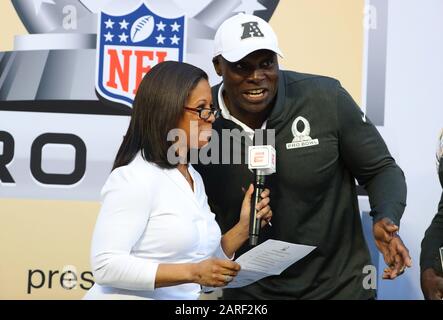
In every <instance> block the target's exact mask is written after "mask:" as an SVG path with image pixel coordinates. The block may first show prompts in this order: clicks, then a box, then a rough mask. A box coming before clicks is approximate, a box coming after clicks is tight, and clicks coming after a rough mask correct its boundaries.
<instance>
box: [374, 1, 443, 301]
mask: <svg viewBox="0 0 443 320" xmlns="http://www.w3.org/2000/svg"><path fill="white" fill-rule="evenodd" d="M442 33H443V1H441V0H424V1H417V0H389V16H388V47H387V70H386V97H385V103H386V105H385V125H384V127H379V130H380V132H381V133H382V135H383V137H384V138H385V140H386V142H387V144H388V145H389V148H390V150H391V152H392V153H393V155H394V157H395V158H396V160H397V161H398V163H399V165H400V166H401V168H402V169H403V171H404V172H405V175H406V182H407V184H408V201H407V208H406V211H405V214H404V216H403V219H402V222H401V227H400V235H401V236H402V238H403V240H404V242H405V244H406V245H407V247H408V248H409V250H410V253H411V256H412V260H413V264H414V266H413V269H410V270H408V271H407V272H406V273H405V275H404V276H402V277H401V278H400V279H397V280H396V281H394V282H389V281H380V282H379V299H422V298H423V296H422V293H421V289H420V274H419V257H420V242H421V240H422V238H423V235H424V232H425V230H426V228H427V227H428V226H429V224H430V222H431V220H432V217H433V216H434V214H435V213H436V212H437V205H438V201H439V199H440V195H441V187H440V184H439V182H438V176H437V171H436V166H435V152H436V147H437V136H438V133H439V132H440V130H441V128H443V36H442ZM381 263H382V262H381ZM379 270H383V266H382V265H381V266H380V268H379Z"/></svg>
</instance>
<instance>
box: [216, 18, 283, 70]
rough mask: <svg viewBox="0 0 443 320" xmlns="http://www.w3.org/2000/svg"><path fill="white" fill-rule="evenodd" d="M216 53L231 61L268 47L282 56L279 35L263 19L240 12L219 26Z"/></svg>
mask: <svg viewBox="0 0 443 320" xmlns="http://www.w3.org/2000/svg"><path fill="white" fill-rule="evenodd" d="M214 45H215V47H214V55H213V57H216V56H218V55H222V56H223V58H225V59H226V60H228V61H230V62H235V61H239V60H241V59H243V58H244V57H246V56H247V55H248V54H250V53H251V52H254V51H257V50H261V49H267V50H271V51H274V52H275V53H277V54H278V55H279V56H280V57H283V54H282V52H281V50H280V48H279V47H278V40H277V35H276V34H275V32H274V30H272V27H271V26H270V25H269V24H268V23H267V22H266V21H265V20H263V19H261V18H259V17H257V16H254V15H250V14H244V13H239V14H237V15H235V16H233V17H231V18H229V19H227V20H225V21H224V22H223V23H222V24H221V25H220V27H219V28H218V30H217V32H216V34H215V38H214Z"/></svg>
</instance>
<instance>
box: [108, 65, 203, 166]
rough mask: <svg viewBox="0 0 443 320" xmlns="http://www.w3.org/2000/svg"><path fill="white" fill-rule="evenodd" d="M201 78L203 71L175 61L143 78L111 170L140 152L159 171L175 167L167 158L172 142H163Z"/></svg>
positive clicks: (177, 121) (175, 126) (127, 162)
mask: <svg viewBox="0 0 443 320" xmlns="http://www.w3.org/2000/svg"><path fill="white" fill-rule="evenodd" d="M202 79H206V80H208V75H207V74H206V73H205V72H204V71H203V70H201V69H200V68H197V67H195V66H193V65H190V64H187V63H182V62H175V61H165V62H162V63H159V64H157V65H156V66H154V67H153V68H152V69H151V70H150V71H149V72H148V73H147V74H146V75H145V76H144V78H143V80H142V82H141V83H140V86H139V87H138V90H137V94H136V96H135V99H134V103H133V110H132V116H131V122H130V123H129V128H128V131H127V132H126V135H125V137H124V138H123V142H122V144H121V145H120V148H119V150H118V152H117V156H116V158H115V161H114V166H113V168H112V170H114V169H116V168H118V167H121V166H124V165H127V164H129V163H130V162H131V161H132V160H133V159H134V157H135V156H136V154H137V152H139V151H140V150H141V151H142V156H143V158H144V159H145V160H147V161H149V162H152V163H155V164H156V165H158V166H159V167H161V168H175V167H176V166H177V165H175V164H174V165H172V164H170V163H169V162H168V159H167V152H168V149H169V147H170V146H171V145H172V144H173V143H174V142H173V141H168V140H167V136H168V132H169V131H170V130H171V129H175V128H177V126H178V123H179V121H180V119H181V117H182V116H183V113H184V109H183V107H184V106H185V104H186V101H187V99H188V97H189V95H190V93H191V91H192V90H193V89H194V88H195V87H196V86H197V84H198V83H199V82H200V80H202Z"/></svg>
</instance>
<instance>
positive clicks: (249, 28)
mask: <svg viewBox="0 0 443 320" xmlns="http://www.w3.org/2000/svg"><path fill="white" fill-rule="evenodd" d="M242 27H243V35H242V36H241V39H242V40H243V39H246V38H251V37H264V34H263V33H262V32H261V30H260V29H259V27H258V22H257V21H250V22H246V23H242Z"/></svg>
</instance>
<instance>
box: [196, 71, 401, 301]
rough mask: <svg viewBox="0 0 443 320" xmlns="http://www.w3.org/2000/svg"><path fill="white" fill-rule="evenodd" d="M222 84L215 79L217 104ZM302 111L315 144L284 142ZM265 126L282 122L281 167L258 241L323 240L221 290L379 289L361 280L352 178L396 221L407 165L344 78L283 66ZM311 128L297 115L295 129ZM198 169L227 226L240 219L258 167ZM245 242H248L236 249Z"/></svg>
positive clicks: (363, 249)
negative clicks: (275, 270)
mask: <svg viewBox="0 0 443 320" xmlns="http://www.w3.org/2000/svg"><path fill="white" fill-rule="evenodd" d="M218 88H219V86H216V87H214V88H213V97H214V104H215V105H216V106H217V105H218V103H217V92H218ZM299 116H301V117H303V118H304V119H306V120H307V121H308V123H309V126H310V132H309V133H308V132H305V133H306V134H309V137H310V139H311V141H313V140H315V139H318V144H317V145H315V144H314V145H311V146H307V147H303V148H294V149H287V144H288V143H291V142H293V139H294V134H293V131H292V126H293V123H294V120H295V119H296V118H297V117H299ZM213 127H214V129H215V130H216V131H217V132H218V133H220V132H221V130H222V129H226V128H227V129H234V128H237V129H238V128H239V126H237V125H236V124H234V123H233V122H232V121H228V120H226V119H224V118H219V119H217V121H216V122H215V123H214V126H213ZM267 128H268V129H275V135H276V137H275V140H276V141H275V148H276V152H277V172H276V173H275V174H273V175H271V176H269V177H268V179H267V186H268V187H269V189H270V190H271V207H272V211H273V214H274V216H273V219H272V227H269V226H267V227H265V228H264V229H263V230H262V232H261V234H260V237H261V238H260V240H261V241H264V240H266V239H269V238H272V239H277V240H283V241H288V242H292V243H298V244H307V245H314V246H317V249H316V250H314V251H313V252H312V253H311V254H310V255H308V256H307V257H306V258H304V259H302V260H301V261H299V262H298V263H296V264H294V265H292V266H290V267H289V268H288V269H286V270H285V271H284V272H283V273H282V274H281V275H280V276H273V277H268V278H265V279H263V280H261V281H259V282H257V283H254V284H252V285H250V286H247V287H244V288H239V289H230V290H224V296H225V298H231V299H237V298H240V299H243V298H252V299H333V298H335V299H368V298H373V297H374V296H375V291H373V290H366V289H364V288H363V278H364V276H365V275H366V274H363V268H364V267H365V266H366V265H370V264H371V259H370V255H369V250H368V247H367V245H366V242H365V239H364V236H363V232H362V225H361V219H360V212H359V208H358V202H357V192H356V185H355V178H356V179H357V180H358V182H359V184H361V185H363V186H364V187H365V188H366V190H367V192H368V194H369V197H370V203H371V208H372V211H371V215H373V217H374V219H375V220H379V219H381V218H383V217H389V218H391V219H392V220H393V221H394V222H395V223H396V224H399V221H400V218H401V216H402V214H403V211H404V208H405V202H406V184H405V179H404V175H403V172H402V171H401V169H400V168H399V167H398V166H397V165H396V163H395V161H394V159H393V158H392V157H391V155H390V154H389V151H388V149H387V147H386V145H385V143H384V142H383V139H382V137H381V136H380V134H379V133H378V131H377V130H376V128H375V127H374V126H373V125H372V124H371V123H370V121H369V120H368V119H366V117H365V116H364V114H363V113H362V112H361V110H360V108H359V107H358V106H357V104H356V103H355V102H354V101H353V99H352V98H351V96H350V95H349V94H348V93H347V92H346V91H345V90H344V89H343V88H342V87H341V85H340V83H339V82H338V81H337V80H335V79H331V78H327V77H322V76H315V75H307V74H300V73H296V72H290V71H280V74H279V86H278V94H277V100H276V103H275V105H274V108H273V110H272V112H271V114H270V116H269V118H268V121H267ZM304 128H305V127H304V125H303V124H302V122H299V123H298V126H297V131H299V132H302V131H303V130H304ZM220 135H221V134H220ZM305 138H306V139H309V138H307V137H305ZM231 140H232V141H231V142H232V143H233V144H234V145H235V144H237V145H238V144H241V145H242V146H243V147H244V145H245V144H244V143H243V142H240V141H241V140H240V139H236V138H235V137H234V138H232V139H231ZM242 141H243V140H242ZM211 147H212V146H211ZM204 150H205V149H203V151H204ZM245 151H247V149H246V148H244V149H243V150H242V152H245ZM206 152H207V150H206ZM220 153H221V150H220ZM197 170H198V171H199V172H200V174H201V175H202V177H203V180H204V183H205V187H206V193H207V195H208V198H209V203H210V205H211V208H212V210H213V212H214V213H215V214H216V217H217V221H218V222H219V224H220V226H221V229H222V232H226V231H227V230H228V229H229V228H231V227H232V226H233V225H234V224H235V223H236V222H237V221H238V218H239V211H240V207H241V203H242V199H243V193H242V187H243V188H246V187H247V186H248V185H249V183H251V182H252V178H253V176H252V173H251V172H250V171H249V170H248V168H247V165H245V164H238V165H224V164H209V165H199V166H197ZM247 249H248V248H247V245H245V246H244V247H243V248H242V249H241V250H240V251H239V252H237V256H239V255H241V254H242V253H243V252H244V251H245V250H247Z"/></svg>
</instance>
